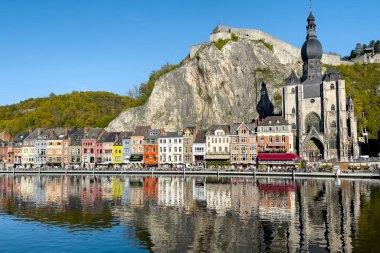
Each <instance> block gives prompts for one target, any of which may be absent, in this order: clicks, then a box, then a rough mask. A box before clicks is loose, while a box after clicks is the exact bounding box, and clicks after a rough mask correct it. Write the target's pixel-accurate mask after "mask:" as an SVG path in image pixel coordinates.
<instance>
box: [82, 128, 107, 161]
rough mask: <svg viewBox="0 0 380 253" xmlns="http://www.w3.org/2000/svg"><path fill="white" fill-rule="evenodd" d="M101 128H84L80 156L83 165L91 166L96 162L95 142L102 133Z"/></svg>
mask: <svg viewBox="0 0 380 253" xmlns="http://www.w3.org/2000/svg"><path fill="white" fill-rule="evenodd" d="M103 131H104V130H103V129H102V128H85V129H84V136H83V139H82V140H81V154H82V163H83V164H93V163H96V162H97V158H98V152H97V148H98V146H97V140H98V138H99V136H100V135H101V134H102V133H103Z"/></svg>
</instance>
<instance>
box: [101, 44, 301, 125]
mask: <svg viewBox="0 0 380 253" xmlns="http://www.w3.org/2000/svg"><path fill="white" fill-rule="evenodd" d="M300 63H301V62H300V61H297V62H296V63H294V64H282V63H281V61H280V59H279V57H278V54H274V52H273V48H270V47H268V44H265V43H263V42H262V41H255V40H250V39H245V38H239V39H238V41H233V40H229V41H228V43H227V44H226V45H224V46H223V47H222V48H221V49H219V48H217V47H216V46H215V44H214V43H213V42H209V43H205V44H202V45H201V46H199V47H198V50H197V52H196V53H195V54H194V55H193V57H192V58H188V59H187V60H185V61H183V62H182V64H181V66H180V67H178V68H177V69H175V70H173V71H171V72H169V73H167V74H166V75H163V76H162V77H161V78H160V79H159V80H158V81H157V82H156V84H155V87H154V89H153V91H152V94H151V96H150V98H149V99H148V101H147V102H146V104H145V105H143V106H140V107H135V108H131V109H128V110H126V111H124V112H122V113H121V114H120V115H119V116H118V117H117V118H116V119H115V120H113V121H112V122H111V123H110V124H109V126H108V129H107V130H109V131H125V130H133V129H134V128H135V127H136V126H137V125H151V126H152V127H155V128H165V129H166V130H169V131H175V130H179V129H182V128H183V127H184V126H189V125H196V126H198V127H203V128H205V127H208V126H210V125H212V124H226V123H227V124H230V123H234V122H242V121H245V122H249V121H251V120H252V119H254V118H255V117H256V116H257V112H256V104H257V101H258V96H259V91H260V84H261V82H262V81H264V82H266V83H267V85H268V89H269V92H270V94H271V98H272V100H276V99H273V97H276V98H277V100H278V97H279V95H280V94H281V87H282V84H283V80H284V79H285V78H286V77H287V76H288V75H289V74H290V72H291V70H292V69H293V70H296V72H298V73H299V72H300V67H301V64H300ZM274 94H277V95H275V96H274ZM280 98H281V97H280ZM274 103H275V105H277V108H279V107H280V104H281V102H280V101H274Z"/></svg>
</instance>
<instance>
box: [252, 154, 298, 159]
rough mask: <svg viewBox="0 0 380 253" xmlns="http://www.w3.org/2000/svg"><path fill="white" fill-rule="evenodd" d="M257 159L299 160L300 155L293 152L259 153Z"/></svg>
mask: <svg viewBox="0 0 380 253" xmlns="http://www.w3.org/2000/svg"><path fill="white" fill-rule="evenodd" d="M257 158H258V159H259V161H294V160H301V157H300V156H298V155H296V154H293V153H259V154H258V155H257Z"/></svg>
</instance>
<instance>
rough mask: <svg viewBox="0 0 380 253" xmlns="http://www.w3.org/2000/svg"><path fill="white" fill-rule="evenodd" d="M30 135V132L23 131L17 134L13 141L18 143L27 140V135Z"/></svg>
mask: <svg viewBox="0 0 380 253" xmlns="http://www.w3.org/2000/svg"><path fill="white" fill-rule="evenodd" d="M28 135H29V132H22V133H19V134H18V135H16V136H15V137H14V138H13V142H15V143H18V142H23V141H24V140H25V138H26V137H28Z"/></svg>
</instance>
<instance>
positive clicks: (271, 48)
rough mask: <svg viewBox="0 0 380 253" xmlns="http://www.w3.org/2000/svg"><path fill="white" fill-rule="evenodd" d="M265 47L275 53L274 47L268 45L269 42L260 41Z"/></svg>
mask: <svg viewBox="0 0 380 253" xmlns="http://www.w3.org/2000/svg"><path fill="white" fill-rule="evenodd" d="M259 41H260V42H261V43H262V44H263V45H264V46H266V48H268V49H269V50H270V51H272V52H273V45H272V44H270V43H268V42H265V41H264V40H259Z"/></svg>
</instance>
